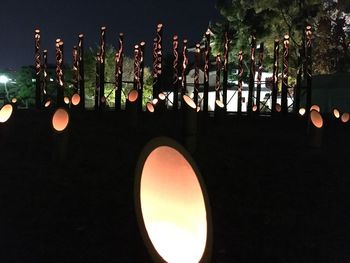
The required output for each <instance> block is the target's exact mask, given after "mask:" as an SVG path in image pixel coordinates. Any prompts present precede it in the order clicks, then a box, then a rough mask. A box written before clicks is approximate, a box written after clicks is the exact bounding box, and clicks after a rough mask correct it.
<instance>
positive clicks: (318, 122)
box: [310, 110, 323, 129]
mask: <svg viewBox="0 0 350 263" xmlns="http://www.w3.org/2000/svg"><path fill="white" fill-rule="evenodd" d="M310 118H311V122H312V124H313V125H314V126H315V127H316V128H319V129H320V128H322V127H323V118H322V116H321V114H320V113H319V112H318V111H316V110H312V111H311V113H310Z"/></svg>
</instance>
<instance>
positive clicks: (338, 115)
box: [333, 109, 340, 119]
mask: <svg viewBox="0 0 350 263" xmlns="http://www.w3.org/2000/svg"><path fill="white" fill-rule="evenodd" d="M333 115H334V117H335V118H337V119H339V118H340V112H339V110H338V109H333Z"/></svg>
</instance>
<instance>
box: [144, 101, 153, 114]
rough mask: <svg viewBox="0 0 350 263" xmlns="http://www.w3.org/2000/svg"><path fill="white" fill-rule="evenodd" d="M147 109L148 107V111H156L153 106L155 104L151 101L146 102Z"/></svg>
mask: <svg viewBox="0 0 350 263" xmlns="http://www.w3.org/2000/svg"><path fill="white" fill-rule="evenodd" d="M146 109H147V111H148V112H151V113H153V112H154V106H153V104H152V103H150V102H147V103H146Z"/></svg>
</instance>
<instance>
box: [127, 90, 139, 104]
mask: <svg viewBox="0 0 350 263" xmlns="http://www.w3.org/2000/svg"><path fill="white" fill-rule="evenodd" d="M138 97H139V93H138V91H137V90H136V89H133V90H132V91H130V92H129V94H128V100H129V101H130V102H135V101H136V100H137V98H138Z"/></svg>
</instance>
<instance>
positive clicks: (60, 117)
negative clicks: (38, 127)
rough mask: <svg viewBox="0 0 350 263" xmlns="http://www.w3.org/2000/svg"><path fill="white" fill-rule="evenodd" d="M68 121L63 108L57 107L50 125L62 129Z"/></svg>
mask: <svg viewBox="0 0 350 263" xmlns="http://www.w3.org/2000/svg"><path fill="white" fill-rule="evenodd" d="M68 123H69V115H68V112H67V111H66V110H65V109H62V108H60V109H57V110H56V111H55V113H54V115H53V117H52V127H53V128H54V129H55V130H56V131H58V132H62V131H64V130H65V129H66V128H67V126H68Z"/></svg>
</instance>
